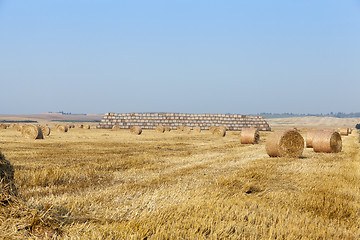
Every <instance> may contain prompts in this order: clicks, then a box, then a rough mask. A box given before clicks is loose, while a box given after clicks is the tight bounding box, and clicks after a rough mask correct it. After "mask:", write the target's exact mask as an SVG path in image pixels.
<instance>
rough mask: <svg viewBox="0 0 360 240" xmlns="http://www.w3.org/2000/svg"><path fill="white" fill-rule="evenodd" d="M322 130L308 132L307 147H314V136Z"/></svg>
mask: <svg viewBox="0 0 360 240" xmlns="http://www.w3.org/2000/svg"><path fill="white" fill-rule="evenodd" d="M318 132H321V131H320V130H309V131H307V133H306V147H307V148H312V147H313V144H312V142H313V138H314V136H315V135H316V134H317V133H318Z"/></svg>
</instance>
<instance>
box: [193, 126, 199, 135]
mask: <svg viewBox="0 0 360 240" xmlns="http://www.w3.org/2000/svg"><path fill="white" fill-rule="evenodd" d="M193 131H194V132H196V133H200V132H201V128H200V127H199V126H197V127H194V129H193Z"/></svg>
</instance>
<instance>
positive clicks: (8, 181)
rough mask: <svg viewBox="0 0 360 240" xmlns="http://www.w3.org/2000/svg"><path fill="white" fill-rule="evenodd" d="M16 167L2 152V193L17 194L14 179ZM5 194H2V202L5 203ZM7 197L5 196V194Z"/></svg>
mask: <svg viewBox="0 0 360 240" xmlns="http://www.w3.org/2000/svg"><path fill="white" fill-rule="evenodd" d="M14 173H15V170H14V167H13V166H12V165H11V163H10V162H9V161H8V160H6V158H5V156H4V155H3V154H2V153H1V152H0V193H5V194H11V195H16V194H17V191H16V187H15V180H14ZM1 195H3V194H0V198H1V202H2V203H4V201H3V200H6V199H3V196H1ZM4 197H5V196H4Z"/></svg>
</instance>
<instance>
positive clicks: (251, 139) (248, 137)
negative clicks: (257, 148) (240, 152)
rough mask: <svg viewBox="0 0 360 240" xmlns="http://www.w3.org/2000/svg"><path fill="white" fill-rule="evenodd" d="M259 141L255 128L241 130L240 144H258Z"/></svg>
mask: <svg viewBox="0 0 360 240" xmlns="http://www.w3.org/2000/svg"><path fill="white" fill-rule="evenodd" d="M259 140H260V133H259V130H258V129H256V128H243V130H242V131H241V140H240V141H241V144H258V143H259Z"/></svg>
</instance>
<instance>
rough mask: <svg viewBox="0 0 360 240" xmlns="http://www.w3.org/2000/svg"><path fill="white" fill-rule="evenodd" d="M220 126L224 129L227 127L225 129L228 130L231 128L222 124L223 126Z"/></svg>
mask: <svg viewBox="0 0 360 240" xmlns="http://www.w3.org/2000/svg"><path fill="white" fill-rule="evenodd" d="M220 127H221V128H223V129H225V131H228V130H229V128H228V127H227V126H224V125H222V126H220Z"/></svg>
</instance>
